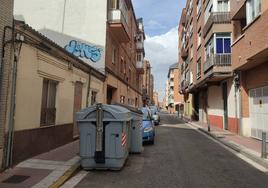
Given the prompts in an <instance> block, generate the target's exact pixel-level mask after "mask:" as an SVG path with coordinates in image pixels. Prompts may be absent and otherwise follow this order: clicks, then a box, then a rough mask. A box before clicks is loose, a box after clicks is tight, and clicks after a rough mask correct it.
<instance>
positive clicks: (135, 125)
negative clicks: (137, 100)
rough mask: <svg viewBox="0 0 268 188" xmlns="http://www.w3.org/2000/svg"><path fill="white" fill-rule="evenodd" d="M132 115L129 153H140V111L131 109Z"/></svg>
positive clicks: (141, 148)
mask: <svg viewBox="0 0 268 188" xmlns="http://www.w3.org/2000/svg"><path fill="white" fill-rule="evenodd" d="M131 115H132V117H133V119H132V124H131V144H130V152H131V153H141V152H142V150H143V146H142V133H143V131H142V112H140V113H139V112H133V111H131Z"/></svg>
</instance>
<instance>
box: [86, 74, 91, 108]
mask: <svg viewBox="0 0 268 188" xmlns="http://www.w3.org/2000/svg"><path fill="white" fill-rule="evenodd" d="M91 70H92V69H90V71H89V74H88V76H89V77H88V86H87V87H88V89H87V107H89V96H90V87H91Z"/></svg>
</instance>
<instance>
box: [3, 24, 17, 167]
mask: <svg viewBox="0 0 268 188" xmlns="http://www.w3.org/2000/svg"><path fill="white" fill-rule="evenodd" d="M7 30H10V31H11V32H12V34H11V35H12V39H11V40H7V41H6V33H7ZM13 41H14V22H13V26H12V27H11V26H5V27H4V33H3V40H2V57H1V59H2V62H1V63H2V64H1V65H0V68H1V72H0V83H2V81H3V76H4V70H5V63H4V58H5V48H6V46H7V44H11V45H12V44H13ZM8 90H9V89H8ZM1 94H2V88H1V87H0V98H1ZM0 100H5V101H3V102H4V103H5V105H7V100H8V95H7V97H6V98H5V99H0ZM6 109H7V108H6ZM6 109H5V113H6ZM6 115H7V114H4V117H3V118H4V122H3V125H2V126H5V122H6ZM8 139H9V138H8ZM8 142H9V140H8ZM4 145H5V144H4ZM4 152H5V155H6V156H7V153H9V147H6V148H5V149H4ZM6 152H7V153H6ZM7 161H8V158H6V159H4V160H3V165H4V166H5V167H7V166H6V164H5V163H6V162H7Z"/></svg>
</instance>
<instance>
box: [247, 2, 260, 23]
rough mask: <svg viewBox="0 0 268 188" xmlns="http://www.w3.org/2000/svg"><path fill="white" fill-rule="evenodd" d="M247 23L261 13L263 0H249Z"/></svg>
mask: <svg viewBox="0 0 268 188" xmlns="http://www.w3.org/2000/svg"><path fill="white" fill-rule="evenodd" d="M246 9H247V24H249V23H251V22H252V21H253V20H254V19H255V18H256V17H257V16H258V15H259V14H260V13H261V0H247V8H246Z"/></svg>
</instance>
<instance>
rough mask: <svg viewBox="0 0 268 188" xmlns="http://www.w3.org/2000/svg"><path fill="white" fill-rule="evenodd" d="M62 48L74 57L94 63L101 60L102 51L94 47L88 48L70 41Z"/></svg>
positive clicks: (85, 45)
mask: <svg viewBox="0 0 268 188" xmlns="http://www.w3.org/2000/svg"><path fill="white" fill-rule="evenodd" d="M64 48H65V50H66V51H68V52H69V53H71V54H73V55H75V56H76V57H81V58H86V59H90V60H91V61H93V62H94V63H96V62H97V61H99V60H100V59H101V52H102V49H101V48H98V47H96V46H89V45H87V44H84V43H81V42H78V41H75V40H72V41H70V42H69V44H68V45H66V46H65V47H64Z"/></svg>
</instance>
